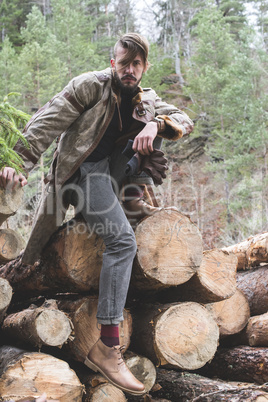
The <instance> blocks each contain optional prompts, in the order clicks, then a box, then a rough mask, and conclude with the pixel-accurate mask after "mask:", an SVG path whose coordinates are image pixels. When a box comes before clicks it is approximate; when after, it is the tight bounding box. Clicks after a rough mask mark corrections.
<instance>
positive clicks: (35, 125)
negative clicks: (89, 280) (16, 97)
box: [14, 68, 193, 264]
mask: <svg viewBox="0 0 268 402" xmlns="http://www.w3.org/2000/svg"><path fill="white" fill-rule="evenodd" d="M112 78H113V74H112V69H111V68H107V69H106V70H103V71H97V72H88V73H85V74H82V75H80V76H78V77H75V78H74V79H72V80H71V81H70V82H69V84H68V85H67V86H66V87H65V88H64V90H63V91H62V92H60V93H59V94H57V95H56V96H55V97H54V98H52V99H51V100H50V101H49V102H48V103H47V104H46V105H45V106H43V107H42V108H41V109H40V110H39V111H38V112H37V113H36V114H35V115H34V116H33V117H32V118H31V120H30V121H29V123H28V124H27V125H26V127H25V129H24V136H25V138H26V139H27V141H28V143H29V149H28V148H25V147H24V146H23V145H22V143H21V142H20V141H19V142H18V143H17V144H16V146H15V148H14V149H15V150H16V152H17V153H18V154H19V155H20V156H21V157H22V158H23V160H24V169H25V172H26V174H28V172H29V171H30V170H31V169H32V168H33V167H34V165H35V164H36V163H37V161H38V159H39V158H40V156H41V154H42V153H43V152H44V151H45V150H46V149H47V148H48V147H49V145H50V144H51V143H52V142H53V140H54V139H56V138H58V146H57V149H56V151H55V154H54V158H53V162H52V164H51V167H50V170H49V173H48V175H47V177H46V178H45V182H46V183H47V184H46V191H45V194H44V195H43V196H42V197H41V200H40V204H39V208H38V210H37V213H36V216H35V221H34V225H33V229H32V233H31V236H30V239H29V241H28V244H27V247H26V249H25V252H24V257H23V262H24V263H26V264H33V263H34V262H35V261H36V260H37V259H38V258H39V256H40V253H41V251H42V249H43V247H44V245H45V244H46V243H47V241H48V240H49V238H50V236H51V235H52V234H53V233H54V232H55V231H56V229H57V227H58V226H60V225H61V224H62V221H63V220H64V216H65V212H66V208H65V207H66V206H63V205H62V203H59V202H57V200H56V198H57V196H56V194H58V192H59V191H60V189H61V188H62V185H63V184H64V183H65V182H66V180H68V178H70V177H71V176H72V174H73V173H74V172H75V171H76V170H77V168H78V167H79V166H80V165H81V163H82V162H83V161H84V160H85V159H86V157H87V156H88V155H89V154H90V153H91V152H92V151H93V150H94V149H95V148H96V147H97V145H98V143H99V142H100V140H101V138H102V136H103V134H104V133H105V131H106V129H107V127H108V125H109V123H110V121H111V119H112V117H113V114H114V111H115V108H116V107H118V105H119V102H120V99H119V95H118V94H117V92H116V88H115V87H114V84H113V82H114V81H113V79H112ZM132 104H133V118H134V123H133V124H132V126H131V127H130V130H129V132H128V133H127V135H125V139H128V138H134V137H135V135H137V134H138V133H139V132H140V131H141V130H142V128H143V127H144V126H145V125H146V124H147V123H148V122H149V121H151V120H153V119H154V117H159V118H160V121H163V124H160V125H159V131H158V135H159V136H161V137H163V138H167V139H169V140H177V139H178V138H180V137H182V136H183V135H185V134H189V133H190V132H191V131H192V129H193V122H192V121H191V119H190V118H189V117H188V116H187V115H186V114H185V113H184V112H182V111H181V110H179V109H177V108H176V107H175V106H173V105H169V104H167V103H166V102H163V101H162V100H161V99H160V98H159V97H158V96H157V94H156V93H155V91H154V90H152V89H151V88H143V89H142V88H140V87H139V89H138V91H137V93H136V95H135V96H134V97H133V100H132ZM118 109H119V108H118ZM120 140H121V141H122V138H120ZM58 204H59V205H58Z"/></svg>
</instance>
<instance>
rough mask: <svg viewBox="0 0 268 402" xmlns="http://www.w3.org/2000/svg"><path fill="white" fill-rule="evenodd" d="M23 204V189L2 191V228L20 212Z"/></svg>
mask: <svg viewBox="0 0 268 402" xmlns="http://www.w3.org/2000/svg"><path fill="white" fill-rule="evenodd" d="M22 202H23V187H17V188H16V189H14V190H10V189H3V188H1V189H0V226H1V225H2V223H3V222H4V221H5V220H6V219H7V218H8V217H9V216H11V215H14V213H15V212H16V211H17V210H18V208H19V207H20V206H21V204H22Z"/></svg>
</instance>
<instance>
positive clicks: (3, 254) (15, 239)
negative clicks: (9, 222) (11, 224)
mask: <svg viewBox="0 0 268 402" xmlns="http://www.w3.org/2000/svg"><path fill="white" fill-rule="evenodd" d="M24 246H25V244H24V240H23V238H22V237H21V236H20V235H19V234H18V233H16V232H15V231H14V230H12V229H0V264H5V263H7V262H8V261H11V260H14V259H15V258H16V257H18V256H19V254H20V252H21V251H22V249H23V247H24Z"/></svg>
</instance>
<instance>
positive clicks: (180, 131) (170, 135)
mask: <svg viewBox="0 0 268 402" xmlns="http://www.w3.org/2000/svg"><path fill="white" fill-rule="evenodd" d="M155 117H157V118H158V119H160V120H163V122H164V123H163V124H160V126H159V129H158V136H159V137H163V138H166V139H168V140H173V141H176V140H177V139H179V138H181V137H182V136H183V135H187V134H190V133H191V132H192V131H193V128H194V123H193V122H192V120H191V119H190V117H189V116H188V115H187V114H186V113H184V112H183V111H182V110H180V109H178V108H176V107H175V106H173V105H170V104H168V103H166V102H163V101H162V99H161V98H159V96H157V95H156V100H155Z"/></svg>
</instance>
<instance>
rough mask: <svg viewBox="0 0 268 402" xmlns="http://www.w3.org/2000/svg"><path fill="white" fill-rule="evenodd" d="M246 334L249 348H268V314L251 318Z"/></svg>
mask: <svg viewBox="0 0 268 402" xmlns="http://www.w3.org/2000/svg"><path fill="white" fill-rule="evenodd" d="M244 332H245V335H246V338H247V342H248V345H249V346H266V347H268V312H267V313H265V314H261V315H257V316H254V317H251V318H250V319H249V321H248V324H247V327H246V328H245V331H244Z"/></svg>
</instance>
